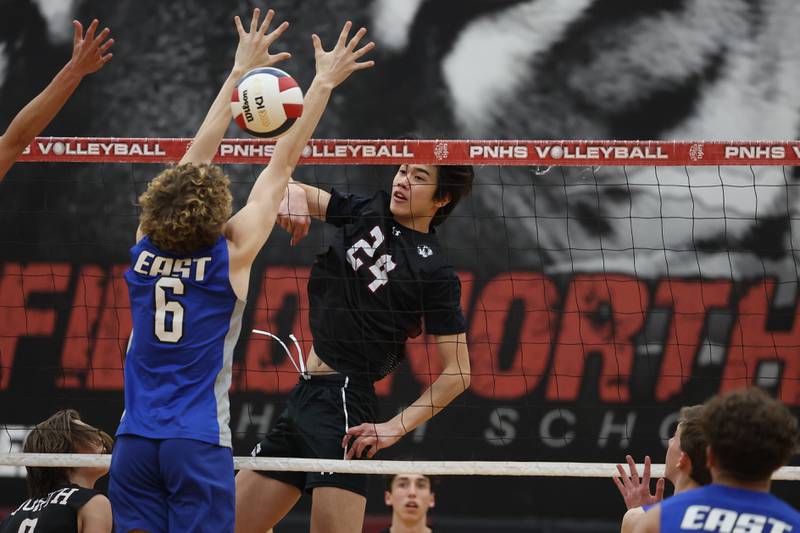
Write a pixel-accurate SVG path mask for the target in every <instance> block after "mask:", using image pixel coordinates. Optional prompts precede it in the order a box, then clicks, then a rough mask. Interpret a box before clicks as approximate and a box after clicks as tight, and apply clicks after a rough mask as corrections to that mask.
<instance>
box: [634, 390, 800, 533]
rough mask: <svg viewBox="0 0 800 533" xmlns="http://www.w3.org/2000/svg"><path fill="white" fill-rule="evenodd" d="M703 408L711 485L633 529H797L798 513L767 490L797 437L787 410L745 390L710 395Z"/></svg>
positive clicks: (649, 532)
mask: <svg viewBox="0 0 800 533" xmlns="http://www.w3.org/2000/svg"><path fill="white" fill-rule="evenodd" d="M703 410H704V411H703V431H704V433H705V435H706V438H707V439H708V448H707V450H706V454H707V461H708V467H709V470H711V479H712V483H711V484H710V485H706V486H705V487H700V488H698V489H694V490H690V491H686V492H683V493H681V494H678V495H676V496H673V497H672V498H668V499H667V500H664V501H663V502H661V503H658V504H656V505H654V506H653V507H652V508H651V509H649V510H648V511H647V512H646V513H645V514H644V516H642V518H641V519H640V520H639V523H638V524H637V526H636V529H635V531H636V532H637V533H658V532H660V533H672V532H677V531H698V530H701V531H737V532H756V531H763V532H764V533H788V532H789V531H800V512H798V511H797V510H796V509H794V508H792V507H791V506H790V505H788V504H787V503H785V502H784V501H782V500H781V499H779V498H777V497H776V496H773V495H772V494H770V493H769V490H770V483H771V477H772V474H773V473H774V472H775V471H776V470H777V469H779V468H780V467H782V466H783V465H785V464H786V463H788V462H789V459H790V458H791V456H792V455H793V454H794V453H795V452H796V451H797V446H798V442H799V439H800V433H799V432H798V428H797V419H796V418H795V417H794V416H793V415H792V413H791V412H790V411H789V409H787V408H786V406H784V405H783V404H782V403H780V402H779V401H778V400H775V399H774V398H771V397H769V396H768V395H767V394H766V393H765V392H763V391H762V390H760V389H757V388H749V389H742V390H737V391H734V392H731V393H729V394H725V395H717V396H714V397H713V398H711V399H710V400H708V401H707V402H706V403H705V404H703Z"/></svg>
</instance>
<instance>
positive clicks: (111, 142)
mask: <svg viewBox="0 0 800 533" xmlns="http://www.w3.org/2000/svg"><path fill="white" fill-rule="evenodd" d="M190 143H191V139H130V138H99V137H98V138H81V139H76V138H72V137H47V138H39V139H36V140H35V141H34V142H33V143H31V144H30V146H28V147H27V148H26V149H25V152H24V154H23V156H22V158H21V159H20V160H21V161H31V162H33V161H53V160H58V161H62V162H95V163H101V162H116V163H175V162H177V161H178V160H180V158H181V157H182V156H183V154H184V153H186V149H187V147H188V146H189V144H190ZM274 149H275V141H267V140H262V139H225V140H223V142H222V143H221V145H220V147H219V150H218V152H217V158H216V159H215V160H214V161H215V162H216V163H263V162H266V161H268V160H269V157H270V156H271V155H272V153H273V151H274ZM410 161H413V162H415V163H418V164H452V165H573V166H591V165H653V164H658V165H676V166H702V165H733V164H740V165H797V164H800V141H798V142H785V141H781V142H775V141H727V142H725V141H722V142H720V141H707V142H678V141H671V142H668V141H586V140H583V141H520V140H515V141H501V140H498V141H485V140H478V141H459V140H426V141H416V140H353V139H341V140H335V139H331V140H328V139H317V140H312V141H311V142H310V143H309V144H308V146H307V147H306V149H305V150H304V152H303V157H302V159H301V164H316V165H324V164H360V165H398V164H403V163H408V162H410Z"/></svg>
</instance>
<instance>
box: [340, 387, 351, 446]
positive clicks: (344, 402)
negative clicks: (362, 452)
mask: <svg viewBox="0 0 800 533" xmlns="http://www.w3.org/2000/svg"><path fill="white" fill-rule="evenodd" d="M348 383H350V377H349V376H345V377H344V386H343V387H342V409H343V410H344V432H345V434H346V433H347V430H348V429H350V424H349V422H348V419H347V395H346V394H345V390H346V389H347V384H348ZM342 459H347V448H345V449H344V457H342Z"/></svg>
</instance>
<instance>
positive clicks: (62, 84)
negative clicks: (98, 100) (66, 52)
mask: <svg viewBox="0 0 800 533" xmlns="http://www.w3.org/2000/svg"><path fill="white" fill-rule="evenodd" d="M82 79H83V76H82V75H81V74H80V73H78V72H77V71H76V70H75V68H74V67H73V66H72V64H71V63H67V64H66V65H65V66H64V68H62V69H61V71H59V73H58V74H56V76H55V77H54V78H53V80H52V81H51V82H50V84H49V85H48V86H47V87H46V88H45V89H44V91H42V92H41V93H40V94H39V95H38V96H37V97H36V98H34V99H33V100H31V102H30V103H28V105H26V106H25V107H24V108H22V110H21V111H20V112H19V113H17V116H16V117H14V120H12V121H11V124H10V125H9V126H8V129H7V130H6V132H5V134H4V135H3V138H4V140H5V141H6V142H9V143H12V144H13V146H14V147H15V148H16V150H17V151H18V152H20V153H21V152H22V150H23V149H24V148H25V147H26V146H27V145H29V144H30V143H31V142H32V141H33V139H34V138H36V136H37V135H39V134H40V133H41V132H42V130H44V129H45V128H46V127H47V125H48V124H50V122H51V121H52V120H53V118H55V116H56V115H57V114H58V112H59V111H60V110H61V108H62V107H64V104H65V103H66V102H67V100H69V97H70V96H72V93H74V92H75V89H77V88H78V85H80V83H81V80H82Z"/></svg>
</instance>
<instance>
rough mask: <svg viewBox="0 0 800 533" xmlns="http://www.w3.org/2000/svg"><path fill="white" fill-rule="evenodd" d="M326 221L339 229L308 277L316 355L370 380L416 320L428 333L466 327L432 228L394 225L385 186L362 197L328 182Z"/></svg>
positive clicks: (392, 358) (393, 358) (393, 360)
mask: <svg viewBox="0 0 800 533" xmlns="http://www.w3.org/2000/svg"><path fill="white" fill-rule="evenodd" d="M325 221H326V222H328V223H330V224H333V225H334V226H337V227H339V228H340V229H339V230H338V231H337V232H336V236H335V237H334V240H333V242H332V243H331V244H330V246H329V247H328V249H327V250H326V251H324V252H323V253H321V254H320V255H319V256H317V260H316V262H315V263H314V267H313V269H312V270H311V279H310V280H309V282H308V298H309V304H310V307H311V309H310V322H311V332H312V334H313V336H314V349H315V351H316V353H317V355H318V356H319V357H320V359H322V360H323V361H324V362H326V363H327V364H329V365H330V366H331V367H333V368H334V369H336V370H337V371H339V372H341V373H343V374H347V375H349V376H354V377H355V376H358V377H362V378H367V379H370V380H372V381H376V380H379V379H381V378H383V377H384V376H386V375H387V374H389V373H390V372H392V371H393V370H394V369H395V368H396V367H397V365H398V364H399V363H400V361H401V360H402V359H403V357H404V355H405V342H406V340H407V339H408V338H409V337H416V336H418V335H419V334H420V333H421V332H422V323H423V321H424V325H425V331H426V332H427V333H428V334H430V335H453V334H457V333H463V332H464V331H465V323H464V315H463V313H462V312H461V283H460V281H459V279H458V276H457V275H456V272H455V270H454V269H453V267H452V265H451V264H450V262H449V261H448V259H447V257H446V256H445V254H444V252H443V250H442V247H441V245H440V244H439V239H438V238H437V236H436V233H435V232H434V231H433V228H431V232H430V233H421V232H418V231H414V230H412V229H409V228H407V227H404V226H401V225H400V224H398V223H397V222H396V221H395V220H394V218H393V217H392V213H391V211H390V210H389V195H388V194H387V193H386V192H379V193H377V194H375V195H374V196H372V197H371V198H369V197H362V196H357V195H354V194H346V193H340V192H339V191H337V190H336V189H332V190H331V198H330V201H329V203H328V209H327V212H326V214H325Z"/></svg>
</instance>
